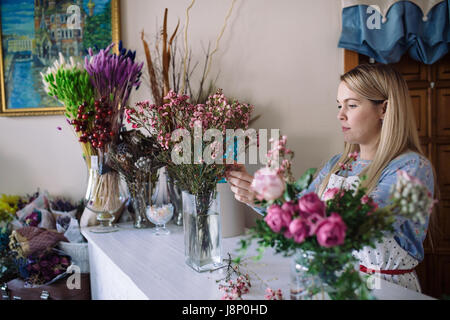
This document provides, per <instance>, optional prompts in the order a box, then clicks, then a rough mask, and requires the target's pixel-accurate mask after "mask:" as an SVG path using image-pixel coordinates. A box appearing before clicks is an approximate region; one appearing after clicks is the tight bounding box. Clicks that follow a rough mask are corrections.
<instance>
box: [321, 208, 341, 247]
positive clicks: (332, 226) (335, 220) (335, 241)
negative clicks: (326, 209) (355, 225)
mask: <svg viewBox="0 0 450 320" xmlns="http://www.w3.org/2000/svg"><path fill="white" fill-rule="evenodd" d="M346 230H347V226H346V225H345V223H344V221H342V218H341V216H340V215H338V214H337V213H335V212H333V213H331V216H329V217H328V218H326V219H324V220H323V221H322V222H321V223H319V225H318V226H317V230H316V236H317V242H319V244H320V245H321V246H322V247H326V248H330V247H334V246H338V245H341V244H343V243H344V239H345V231H346Z"/></svg>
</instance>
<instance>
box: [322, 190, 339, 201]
mask: <svg viewBox="0 0 450 320" xmlns="http://www.w3.org/2000/svg"><path fill="white" fill-rule="evenodd" d="M339 190H340V189H339V188H331V189H328V190H327V191H326V192H325V193H324V195H323V201H328V200H332V199H334V197H335V196H336V195H337V194H338V193H339Z"/></svg>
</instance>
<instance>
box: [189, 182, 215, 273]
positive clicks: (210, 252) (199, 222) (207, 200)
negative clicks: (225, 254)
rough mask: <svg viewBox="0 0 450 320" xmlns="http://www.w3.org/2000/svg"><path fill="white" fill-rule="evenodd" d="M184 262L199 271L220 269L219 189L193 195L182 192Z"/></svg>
mask: <svg viewBox="0 0 450 320" xmlns="http://www.w3.org/2000/svg"><path fill="white" fill-rule="evenodd" d="M182 199H183V220H184V221H183V225H184V253H185V262H186V264H187V265H189V266H190V267H191V268H192V269H194V270H195V271H197V272H203V271H210V270H215V269H217V268H220V267H221V266H222V265H223V264H222V234H221V224H220V203H219V197H218V194H217V192H210V193H208V194H206V195H201V196H199V195H192V194H190V193H188V192H186V191H183V192H182Z"/></svg>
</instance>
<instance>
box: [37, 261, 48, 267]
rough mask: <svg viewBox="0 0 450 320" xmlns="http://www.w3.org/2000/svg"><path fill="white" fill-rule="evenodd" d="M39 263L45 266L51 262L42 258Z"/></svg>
mask: <svg viewBox="0 0 450 320" xmlns="http://www.w3.org/2000/svg"><path fill="white" fill-rule="evenodd" d="M39 265H40V266H41V267H43V268H45V267H48V265H49V262H48V261H47V260H42V261H41V262H39Z"/></svg>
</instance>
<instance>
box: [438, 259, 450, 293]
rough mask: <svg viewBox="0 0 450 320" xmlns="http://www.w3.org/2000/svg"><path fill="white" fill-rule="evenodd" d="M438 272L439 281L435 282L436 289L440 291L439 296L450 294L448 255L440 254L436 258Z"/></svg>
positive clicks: (449, 263) (449, 262)
mask: <svg viewBox="0 0 450 320" xmlns="http://www.w3.org/2000/svg"><path fill="white" fill-rule="evenodd" d="M437 269H438V270H439V271H438V272H439V274H441V275H442V279H441V281H439V282H438V283H437V285H438V288H437V289H438V291H439V292H440V293H441V294H440V296H439V297H436V298H443V295H444V294H445V295H446V296H449V295H450V255H440V256H439V259H438V268H437Z"/></svg>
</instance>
